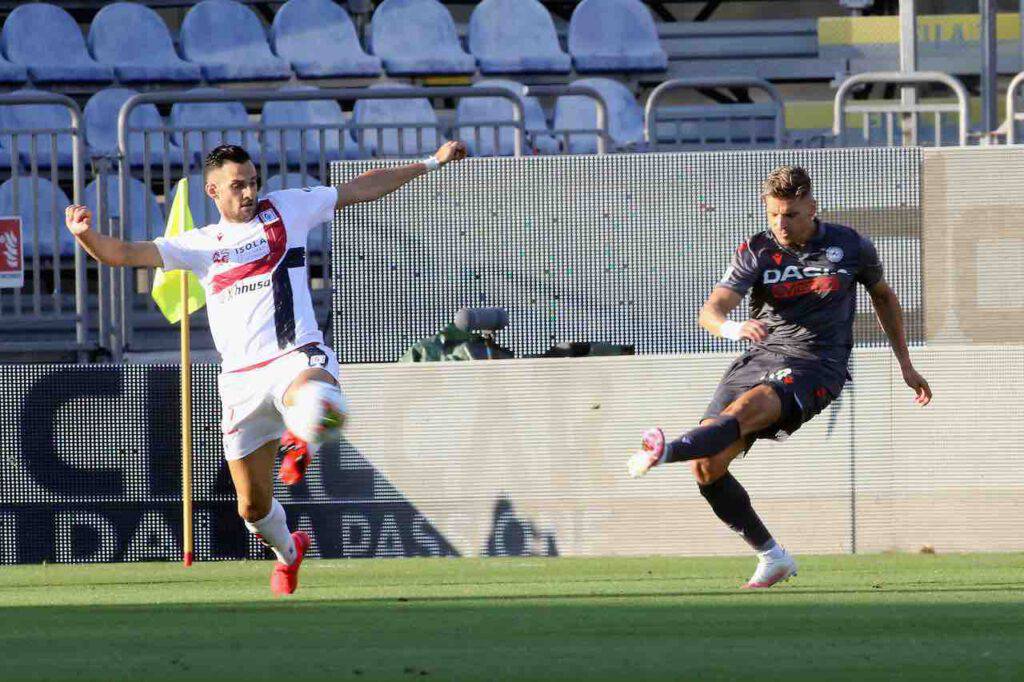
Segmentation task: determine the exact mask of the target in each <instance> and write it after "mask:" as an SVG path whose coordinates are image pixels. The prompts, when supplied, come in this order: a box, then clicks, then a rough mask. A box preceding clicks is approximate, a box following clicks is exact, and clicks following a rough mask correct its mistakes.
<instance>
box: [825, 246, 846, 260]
mask: <svg viewBox="0 0 1024 682" xmlns="http://www.w3.org/2000/svg"><path fill="white" fill-rule="evenodd" d="M825 258H828V262H829V263H838V262H839V261H841V260H843V250H842V249H841V248H840V247H838V246H830V247H828V248H827V249H825Z"/></svg>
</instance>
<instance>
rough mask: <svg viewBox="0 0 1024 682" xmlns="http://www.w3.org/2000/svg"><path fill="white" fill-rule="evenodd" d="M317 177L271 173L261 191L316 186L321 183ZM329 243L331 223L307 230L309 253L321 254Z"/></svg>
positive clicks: (267, 191)
mask: <svg viewBox="0 0 1024 682" xmlns="http://www.w3.org/2000/svg"><path fill="white" fill-rule="evenodd" d="M321 184H323V183H321V182H320V181H319V180H318V179H316V178H315V177H313V176H312V175H306V178H305V180H303V178H302V174H301V173H288V174H287V175H280V174H279V175H271V176H270V177H269V178H267V181H266V182H265V183H263V188H262V190H263V191H262V193H263V194H264V195H266V194H270V193H271V192H276V191H277V190H279V189H298V188H300V187H316V186H317V185H321ZM330 243H331V224H330V223H324V224H323V225H317V226H316V227H314V228H313V229H312V230H310V232H309V241H308V242H307V243H306V248H307V249H308V250H309V252H310V254H323V252H324V244H327V245H328V246H329V245H330Z"/></svg>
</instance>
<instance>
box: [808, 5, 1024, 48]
mask: <svg viewBox="0 0 1024 682" xmlns="http://www.w3.org/2000/svg"><path fill="white" fill-rule="evenodd" d="M917 40H918V44H919V45H929V46H936V45H944V44H945V45H962V44H965V43H977V42H979V41H980V40H981V19H980V17H979V15H977V14H943V15H926V16H919V17H918V18H917ZM996 40H1020V16H1019V15H1018V14H1015V13H1009V12H1007V13H1003V14H999V15H997V16H996ZM899 42H900V19H899V17H822V18H820V19H818V45H873V44H874V45H877V44H885V43H893V44H897V45H898V44H899Z"/></svg>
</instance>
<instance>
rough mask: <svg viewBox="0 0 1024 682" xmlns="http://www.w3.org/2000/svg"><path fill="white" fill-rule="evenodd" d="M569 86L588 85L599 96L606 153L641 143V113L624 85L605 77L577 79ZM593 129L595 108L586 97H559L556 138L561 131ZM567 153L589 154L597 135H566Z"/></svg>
mask: <svg viewBox="0 0 1024 682" xmlns="http://www.w3.org/2000/svg"><path fill="white" fill-rule="evenodd" d="M572 85H588V86H590V87H592V88H594V89H595V90H597V91H598V92H600V93H601V98H602V99H603V100H604V102H605V105H606V106H607V108H608V134H609V135H610V137H611V145H610V148H609V151H612V150H613V149H625V148H630V147H635V146H637V145H641V144H643V139H644V112H643V109H641V108H640V105H639V104H638V103H637V101H636V99H634V97H633V93H631V92H630V91H629V89H628V88H626V86H625V85H623V84H622V83H619V82H618V81H613V80H610V79H607V78H581V79H580V80H577V81H574V82H573V83H572ZM596 127H597V105H596V104H594V101H593V100H592V99H591V98H589V97H582V96H563V97H559V98H558V101H557V102H555V122H554V126H553V132H554V133H555V135H556V136H557V137H558V138H559V139H563V136H561V135H559V133H560V132H561V131H570V130H581V129H590V130H593V129H594V128H596ZM567 151H568V152H569V153H570V154H593V153H594V152H596V151H597V135H594V134H592V133H573V134H570V135H569V148H568V150H567Z"/></svg>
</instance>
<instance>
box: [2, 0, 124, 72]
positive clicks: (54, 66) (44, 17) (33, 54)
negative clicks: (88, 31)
mask: <svg viewBox="0 0 1024 682" xmlns="http://www.w3.org/2000/svg"><path fill="white" fill-rule="evenodd" d="M0 47H2V48H3V51H4V55H5V56H6V57H7V59H8V60H9V61H11V62H13V63H15V64H21V65H22V66H23V67H25V69H26V70H27V71H28V75H29V77H30V78H31V79H32V81H33V82H35V83H109V82H111V81H112V80H114V71H113V70H112V69H111V68H110V67H109V66H106V65H105V64H98V63H97V62H96V61H94V60H93V58H92V57H90V56H89V51H88V50H86V48H85V38H84V37H83V36H82V30H81V29H80V28H78V24H76V23H75V20H74V19H73V18H71V15H70V14H68V13H67V12H66V11H64V10H63V9H61V8H60V7H57V6H55V5H49V4H47V3H44V2H33V3H26V4H24V5H21V6H20V7H17V8H16V9H15V10H14V11H13V12H11V13H10V15H8V17H7V21H5V22H4V27H3V31H0Z"/></svg>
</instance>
